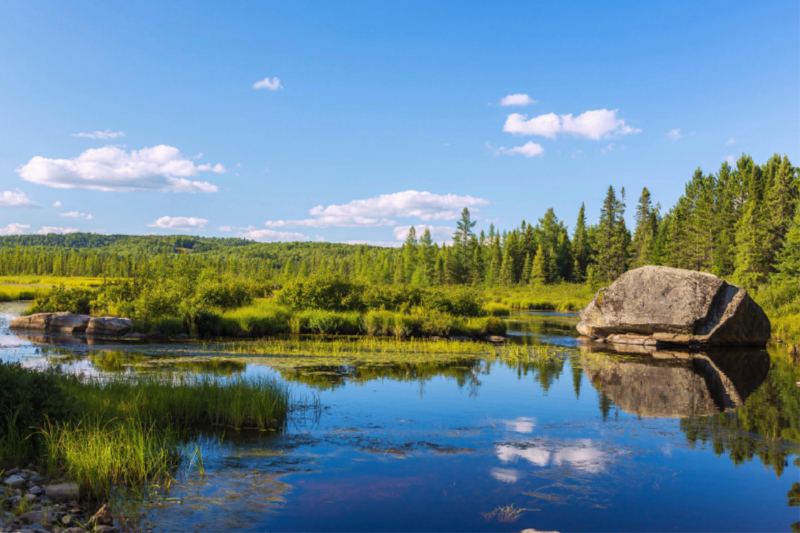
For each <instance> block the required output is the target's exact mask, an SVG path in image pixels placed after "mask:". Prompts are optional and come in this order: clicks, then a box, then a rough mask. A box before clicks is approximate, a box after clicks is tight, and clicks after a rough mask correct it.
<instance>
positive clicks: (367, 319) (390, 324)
mask: <svg viewBox="0 0 800 533" xmlns="http://www.w3.org/2000/svg"><path fill="white" fill-rule="evenodd" d="M363 321H364V329H365V330H366V332H367V334H368V335H378V336H383V335H390V334H391V332H392V329H393V328H394V313H392V312H391V311H385V310H382V309H378V310H373V311H369V312H367V314H366V315H364V319H363Z"/></svg>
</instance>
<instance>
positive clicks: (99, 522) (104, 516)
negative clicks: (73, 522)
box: [89, 505, 114, 526]
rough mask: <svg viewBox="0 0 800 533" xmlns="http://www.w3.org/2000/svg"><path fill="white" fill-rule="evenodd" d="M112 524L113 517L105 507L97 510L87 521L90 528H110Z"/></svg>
mask: <svg viewBox="0 0 800 533" xmlns="http://www.w3.org/2000/svg"><path fill="white" fill-rule="evenodd" d="M113 523H114V517H113V516H112V514H111V511H110V510H109V509H108V507H106V506H105V505H104V506H102V507H101V508H100V509H98V511H97V512H96V513H95V514H94V516H93V517H91V518H90V519H89V525H90V526H110V525H112V524H113Z"/></svg>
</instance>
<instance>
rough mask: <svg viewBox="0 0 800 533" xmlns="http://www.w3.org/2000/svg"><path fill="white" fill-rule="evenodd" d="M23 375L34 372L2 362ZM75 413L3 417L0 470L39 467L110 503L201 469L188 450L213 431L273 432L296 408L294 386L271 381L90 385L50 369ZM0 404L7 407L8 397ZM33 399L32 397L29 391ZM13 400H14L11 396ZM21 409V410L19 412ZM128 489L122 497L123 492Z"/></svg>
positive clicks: (186, 379)
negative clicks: (185, 467)
mask: <svg viewBox="0 0 800 533" xmlns="http://www.w3.org/2000/svg"><path fill="white" fill-rule="evenodd" d="M0 366H3V367H4V368H0V370H3V371H5V370H6V367H7V368H9V369H11V371H12V372H16V373H17V374H18V373H20V372H30V373H34V372H35V371H32V370H25V369H21V368H19V367H18V365H16V366H15V365H8V364H5V363H0ZM48 379H50V380H51V382H52V383H51V385H54V386H55V387H57V388H58V389H60V390H61V391H63V393H64V394H65V399H66V401H67V402H68V403H69V405H70V410H69V411H65V412H59V415H58V416H54V417H52V418H51V417H49V416H47V414H46V413H45V414H40V417H41V419H40V421H39V423H38V424H32V425H31V426H30V427H23V428H20V427H19V423H17V421H16V419H15V418H14V417H13V416H7V420H6V424H5V427H0V464H3V465H9V464H24V463H23V460H24V461H33V462H36V463H38V464H42V465H44V466H46V471H47V474H48V475H49V476H51V477H59V478H65V479H69V480H71V481H75V482H76V483H78V484H79V485H80V488H81V494H82V497H83V498H86V499H89V500H92V501H97V502H104V501H107V500H108V499H109V498H111V496H112V494H115V493H118V494H121V493H122V492H124V493H125V494H129V495H130V494H133V495H135V494H140V495H141V494H144V493H145V492H147V491H151V490H153V489H155V490H157V491H161V490H164V489H166V488H168V487H169V485H170V483H171V482H172V480H173V477H174V472H175V470H176V469H177V468H178V467H179V465H180V464H181V463H182V462H184V461H186V460H189V461H190V465H192V466H194V467H195V468H196V469H198V470H199V469H202V468H203V465H202V456H201V455H200V456H198V452H197V449H196V448H190V447H188V446H186V444H184V443H185V442H186V441H187V437H188V436H189V435H190V434H194V433H197V431H215V430H214V427H215V426H216V427H220V428H225V429H228V428H231V429H234V430H237V431H238V430H244V429H256V430H263V431H266V430H274V429H278V428H280V427H282V426H283V425H284V424H285V421H286V416H287V413H288V412H289V410H290V408H291V405H290V404H291V400H290V391H289V387H288V385H286V384H285V383H283V382H281V381H278V380H276V379H271V378H265V377H261V378H254V379H245V378H243V377H239V378H233V379H214V378H210V377H193V376H183V377H170V378H166V377H146V378H141V379H139V380H137V381H131V380H128V379H125V378H122V377H111V378H108V379H99V378H87V379H81V378H79V377H77V376H73V375H67V374H64V373H60V372H56V371H53V372H49V378H48ZM3 392H4V391H0V399H2V400H3V401H4V403H3V404H4V405H7V404H9V398H3V397H2V395H3ZM33 394H36V391H33ZM10 400H13V398H11V399H10ZM21 408H22V406H20V407H19V408H18V409H21ZM120 491H122V492H120Z"/></svg>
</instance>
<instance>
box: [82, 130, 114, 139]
mask: <svg viewBox="0 0 800 533" xmlns="http://www.w3.org/2000/svg"><path fill="white" fill-rule="evenodd" d="M72 136H73V137H86V138H87V139H116V138H117V137H125V132H124V131H111V130H106V131H93V132H91V133H73V134H72Z"/></svg>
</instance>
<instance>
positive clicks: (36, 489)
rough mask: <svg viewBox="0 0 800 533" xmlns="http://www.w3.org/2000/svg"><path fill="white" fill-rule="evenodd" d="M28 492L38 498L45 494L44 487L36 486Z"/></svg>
mask: <svg viewBox="0 0 800 533" xmlns="http://www.w3.org/2000/svg"><path fill="white" fill-rule="evenodd" d="M28 492H30V493H31V494H35V495H37V496H38V495H40V494H41V493H43V492H44V490H42V487H39V486H38V485H34V486H33V487H31V488H29V489H28Z"/></svg>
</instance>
